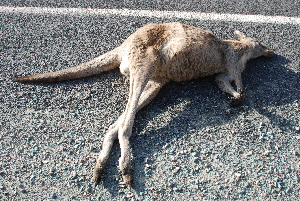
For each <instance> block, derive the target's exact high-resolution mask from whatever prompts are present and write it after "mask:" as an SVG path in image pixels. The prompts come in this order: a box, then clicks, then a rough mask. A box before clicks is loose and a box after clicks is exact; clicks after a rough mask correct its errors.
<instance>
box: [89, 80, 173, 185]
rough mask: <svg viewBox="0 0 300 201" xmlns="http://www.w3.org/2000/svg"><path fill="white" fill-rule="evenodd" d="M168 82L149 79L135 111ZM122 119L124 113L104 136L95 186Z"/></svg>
mask: <svg viewBox="0 0 300 201" xmlns="http://www.w3.org/2000/svg"><path fill="white" fill-rule="evenodd" d="M168 81H169V80H168V79H166V78H151V79H150V80H149V81H148V83H147V85H146V87H145V89H144V91H143V92H142V95H141V97H140V99H139V103H138V109H137V111H139V110H140V109H142V108H143V107H144V106H146V105H147V104H149V103H150V102H151V100H153V99H154V97H155V96H156V95H157V94H158V92H159V90H160V89H161V88H162V87H163V86H164V85H165V84H166V83H167V82H168ZM123 119H124V113H123V114H122V115H121V116H120V117H119V118H118V120H117V121H116V122H115V123H114V124H113V125H111V126H110V128H109V131H108V132H107V133H106V135H105V137H104V140H103V145H102V150H101V152H100V155H99V157H98V159H97V163H96V165H95V168H94V175H93V180H94V181H95V184H96V185H97V184H98V183H99V182H100V180H101V176H102V174H103V169H104V167H105V164H106V161H107V159H108V157H109V153H110V150H111V147H112V145H113V143H114V140H115V139H117V137H118V130H119V126H118V125H120V122H122V121H123Z"/></svg>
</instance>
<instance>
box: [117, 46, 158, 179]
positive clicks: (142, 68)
mask: <svg viewBox="0 0 300 201" xmlns="http://www.w3.org/2000/svg"><path fill="white" fill-rule="evenodd" d="M158 65H159V58H158V54H157V51H156V50H155V49H153V48H151V47H148V48H147V49H146V50H143V51H142V50H141V53H139V52H135V56H133V58H132V61H131V66H130V90H129V100H128V103H127V106H126V109H125V112H124V114H123V119H122V120H121V121H120V122H119V124H118V127H119V130H118V138H119V143H120V148H121V157H120V159H119V169H120V170H121V173H122V176H123V180H124V183H125V184H128V185H129V184H131V180H132V177H131V173H132V168H131V161H130V157H131V153H130V145H129V138H130V136H131V134H132V126H133V122H134V118H135V115H136V112H137V111H138V109H139V108H138V103H139V100H140V97H141V95H142V92H143V91H144V89H145V87H146V85H147V83H148V82H149V80H150V79H151V77H152V75H153V73H154V72H155V70H156V68H157V66H158Z"/></svg>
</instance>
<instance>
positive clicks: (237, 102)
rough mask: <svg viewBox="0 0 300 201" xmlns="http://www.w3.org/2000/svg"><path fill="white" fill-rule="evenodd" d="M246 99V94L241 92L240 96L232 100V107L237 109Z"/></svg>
mask: <svg viewBox="0 0 300 201" xmlns="http://www.w3.org/2000/svg"><path fill="white" fill-rule="evenodd" d="M244 99H245V92H244V91H241V92H240V93H239V96H237V97H232V98H230V106H231V107H237V106H239V105H240V104H241V102H242V101H243V100H244Z"/></svg>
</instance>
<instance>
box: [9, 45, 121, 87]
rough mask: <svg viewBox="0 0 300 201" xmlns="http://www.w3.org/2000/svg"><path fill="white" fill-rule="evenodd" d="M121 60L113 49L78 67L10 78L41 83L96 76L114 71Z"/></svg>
mask: <svg viewBox="0 0 300 201" xmlns="http://www.w3.org/2000/svg"><path fill="white" fill-rule="evenodd" d="M120 62H121V59H120V57H119V54H118V50H117V49H114V50H112V51H110V52H107V53H105V54H103V55H101V56H99V57H96V58H94V59H92V60H90V61H88V62H85V63H82V64H79V65H78V66H75V67H71V68H67V69H63V70H60V71H55V72H48V73H42V74H36V75H29V76H24V77H19V78H12V80H14V81H17V82H29V83H41V82H58V81H63V80H72V79H77V78H82V77H88V76H91V75H96V74H99V73H101V72H104V71H108V70H111V69H114V68H116V67H118V66H119V65H120Z"/></svg>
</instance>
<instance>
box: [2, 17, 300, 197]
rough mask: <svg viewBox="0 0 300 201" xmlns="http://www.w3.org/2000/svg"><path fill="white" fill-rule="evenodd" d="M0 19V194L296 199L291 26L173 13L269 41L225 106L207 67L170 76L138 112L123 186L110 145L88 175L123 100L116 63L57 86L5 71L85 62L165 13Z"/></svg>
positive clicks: (299, 178) (298, 178)
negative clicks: (95, 178) (95, 173)
mask: <svg viewBox="0 0 300 201" xmlns="http://www.w3.org/2000/svg"><path fill="white" fill-rule="evenodd" d="M0 15H1V17H0V18H1V21H0V24H1V26H0V33H1V40H0V41H1V45H0V48H1V49H0V50H1V51H0V52H1V54H0V66H1V77H0V82H1V85H0V93H1V96H0V112H1V115H0V122H1V124H0V126H1V129H0V157H1V161H0V199H3V200H222V199H224V200H253V199H255V200H297V199H299V197H300V193H299V192H300V189H299V182H300V158H299V157H300V146H299V142H300V130H299V127H300V116H299V111H300V107H299V104H300V103H299V96H300V93H299V88H300V79H299V78H300V76H299V75H300V74H299V72H300V69H299V68H300V66H299V44H300V41H299V40H300V35H299V34H300V33H299V26H296V25H273V24H255V23H230V22H226V23H225V22H217V21H214V22H212V21H201V20H183V19H172V20H169V21H181V22H183V23H187V24H191V25H194V26H198V27H203V28H205V29H209V30H211V31H213V32H214V33H215V34H216V35H217V36H219V37H221V38H234V36H233V31H234V30H235V29H239V30H241V31H244V32H246V34H247V35H249V36H252V37H256V38H258V39H260V40H261V41H263V42H264V43H266V44H269V45H270V46H271V47H272V48H273V49H274V50H275V52H276V55H275V56H274V57H273V58H270V59H264V58H260V59H256V60H253V61H250V62H249V63H248V66H247V67H248V68H247V70H246V72H245V73H244V76H243V79H244V85H245V86H246V95H247V97H246V100H245V101H244V103H243V104H242V106H240V107H238V108H230V107H229V106H228V100H227V95H226V94H224V93H222V92H221V91H220V90H219V89H218V87H217V86H216V84H215V82H214V77H208V78H204V79H198V80H193V81H190V82H184V83H170V84H168V85H167V86H165V87H164V88H163V89H162V90H161V93H159V95H158V96H157V98H156V99H155V100H154V101H153V102H152V103H151V104H150V105H149V106H147V107H146V108H144V109H142V111H141V112H139V113H138V115H137V117H136V121H135V125H134V129H133V136H132V138H131V145H132V152H133V168H134V170H135V172H134V183H133V185H132V186H131V187H129V186H125V185H123V184H122V179H121V175H120V173H119V172H118V170H117V168H116V166H117V164H118V158H119V156H120V150H119V147H118V143H115V145H114V147H113V150H112V154H111V157H110V159H109V161H108V164H107V168H106V169H105V173H104V177H103V183H102V184H100V185H99V186H96V187H94V186H93V183H92V182H91V173H92V169H93V166H94V163H95V158H96V156H97V153H98V152H99V150H100V148H101V146H100V145H101V143H102V140H103V136H104V134H105V132H106V131H107V129H108V127H109V125H110V124H112V123H113V122H114V121H115V120H116V119H117V118H118V116H119V115H120V114H121V112H122V111H123V109H124V107H125V105H126V99H127V93H128V82H127V81H126V79H125V78H124V77H122V76H121V75H120V74H119V73H118V71H117V70H114V71H111V72H106V73H103V74H101V75H97V76H93V77H90V78H84V79H81V80H75V81H67V82H61V83H54V84H20V83H15V82H12V81H11V80H10V79H9V78H10V77H13V76H19V75H28V74H34V73H41V72H47V71H53V70H59V69H63V68H66V67H69V66H73V65H76V64H79V63H81V62H83V61H87V60H89V59H91V58H93V57H95V56H97V55H99V54H102V53H104V52H106V51H108V50H110V49H112V48H113V47H115V46H117V45H119V44H120V43H121V42H122V41H123V40H124V39H125V38H126V37H128V35H129V34H131V33H132V32H133V31H134V30H136V29H137V28H138V27H141V26H142V25H144V24H147V23H150V22H165V21H166V20H164V19H154V18H135V17H128V18H124V17H118V16H110V17H103V16H88V15H87V16H70V17H69V16H61V15H46V14H45V15H33V14H14V15H12V14H7V13H6V14H3V13H0Z"/></svg>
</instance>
